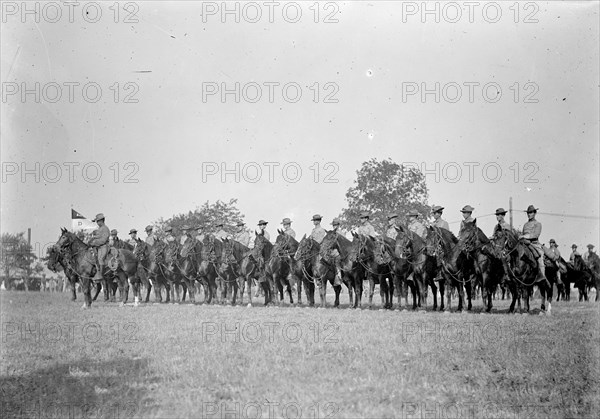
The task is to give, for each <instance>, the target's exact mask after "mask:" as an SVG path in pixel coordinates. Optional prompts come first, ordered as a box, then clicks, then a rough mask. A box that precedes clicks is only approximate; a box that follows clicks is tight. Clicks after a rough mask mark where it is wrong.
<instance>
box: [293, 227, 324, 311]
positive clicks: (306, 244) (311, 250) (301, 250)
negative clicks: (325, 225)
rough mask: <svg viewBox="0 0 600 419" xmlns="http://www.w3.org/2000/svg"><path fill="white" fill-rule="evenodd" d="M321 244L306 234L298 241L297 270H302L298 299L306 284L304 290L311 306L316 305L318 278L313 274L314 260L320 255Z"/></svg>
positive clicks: (295, 256)
mask: <svg viewBox="0 0 600 419" xmlns="http://www.w3.org/2000/svg"><path fill="white" fill-rule="evenodd" d="M320 250H321V246H320V245H319V243H317V242H316V241H315V240H313V239H312V238H311V237H306V234H305V235H304V236H303V237H302V240H300V243H298V250H296V253H295V254H294V260H295V261H296V266H295V271H296V272H301V274H302V275H301V278H302V281H301V282H299V283H298V300H300V293H301V290H300V288H301V286H302V285H304V292H305V294H306V300H307V302H308V305H309V306H311V307H312V306H314V305H315V285H316V284H317V281H318V278H315V277H314V275H313V260H315V258H316V257H317V256H318V255H319V252H320Z"/></svg>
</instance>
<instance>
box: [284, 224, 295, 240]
mask: <svg viewBox="0 0 600 419" xmlns="http://www.w3.org/2000/svg"><path fill="white" fill-rule="evenodd" d="M283 232H284V233H285V234H287V235H288V236H290V237H293V238H296V232H295V231H294V229H293V228H292V227H288V228H286V229H285V230H283Z"/></svg>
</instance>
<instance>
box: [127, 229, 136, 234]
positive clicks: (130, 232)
mask: <svg viewBox="0 0 600 419" xmlns="http://www.w3.org/2000/svg"><path fill="white" fill-rule="evenodd" d="M133 233H137V230H136V229H135V228H132V229H131V230H129V234H133Z"/></svg>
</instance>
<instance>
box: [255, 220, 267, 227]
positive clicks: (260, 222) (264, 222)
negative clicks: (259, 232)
mask: <svg viewBox="0 0 600 419" xmlns="http://www.w3.org/2000/svg"><path fill="white" fill-rule="evenodd" d="M267 224H269V223H268V222H267V221H265V220H260V221H259V222H258V224H257V225H259V226H260V225H267Z"/></svg>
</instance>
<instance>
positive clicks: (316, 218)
mask: <svg viewBox="0 0 600 419" xmlns="http://www.w3.org/2000/svg"><path fill="white" fill-rule="evenodd" d="M322 219H323V217H321V215H319V214H315V215H313V217H312V218H311V220H310V221H321V220H322Z"/></svg>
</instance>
